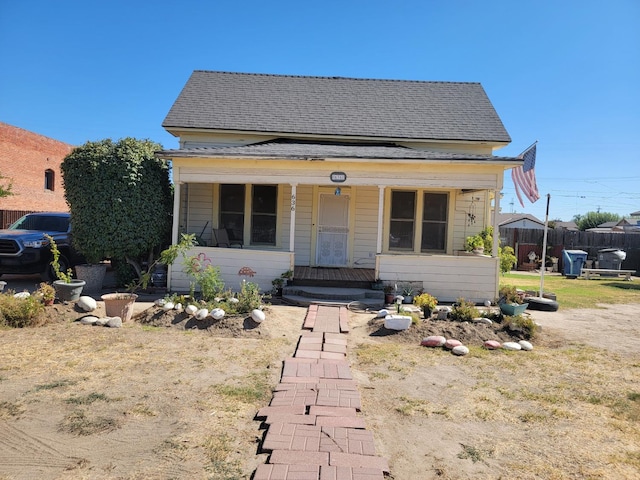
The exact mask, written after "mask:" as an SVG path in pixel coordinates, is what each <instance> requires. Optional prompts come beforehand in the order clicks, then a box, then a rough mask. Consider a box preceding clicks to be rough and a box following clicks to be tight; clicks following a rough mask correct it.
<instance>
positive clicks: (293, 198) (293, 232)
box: [289, 183, 298, 253]
mask: <svg viewBox="0 0 640 480" xmlns="http://www.w3.org/2000/svg"><path fill="white" fill-rule="evenodd" d="M297 187H298V184H297V183H292V184H291V221H290V222H289V251H290V252H292V253H293V252H294V251H295V238H296V192H297Z"/></svg>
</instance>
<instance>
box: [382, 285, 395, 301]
mask: <svg viewBox="0 0 640 480" xmlns="http://www.w3.org/2000/svg"><path fill="white" fill-rule="evenodd" d="M383 290H384V303H385V304H386V305H390V304H392V303H393V298H394V297H395V288H394V287H393V285H385V286H384V288H383Z"/></svg>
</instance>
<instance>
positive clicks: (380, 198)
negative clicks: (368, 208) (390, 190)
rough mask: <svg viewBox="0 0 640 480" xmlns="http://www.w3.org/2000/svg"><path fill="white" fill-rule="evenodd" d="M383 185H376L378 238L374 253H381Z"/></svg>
mask: <svg viewBox="0 0 640 480" xmlns="http://www.w3.org/2000/svg"><path fill="white" fill-rule="evenodd" d="M383 214H384V186H383V185H378V239H377V242H376V254H378V255H379V254H381V253H382V222H383V221H384V215H383Z"/></svg>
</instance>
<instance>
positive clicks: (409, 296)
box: [402, 285, 413, 303]
mask: <svg viewBox="0 0 640 480" xmlns="http://www.w3.org/2000/svg"><path fill="white" fill-rule="evenodd" d="M402 296H403V297H404V299H403V300H402V302H403V303H413V287H412V286H411V285H405V286H404V287H402Z"/></svg>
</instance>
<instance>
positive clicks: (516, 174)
mask: <svg viewBox="0 0 640 480" xmlns="http://www.w3.org/2000/svg"><path fill="white" fill-rule="evenodd" d="M520 158H521V159H523V160H524V163H523V164H522V166H521V167H516V168H513V169H511V178H512V179H513V184H514V185H515V187H516V195H517V196H518V200H520V205H522V206H523V207H524V201H523V200H522V195H521V194H520V191H522V193H523V194H524V196H525V197H527V198H528V199H529V201H530V202H531V203H534V202H535V201H536V200H538V199H539V198H540V194H539V193H538V186H537V185H536V170H535V166H536V144H535V143H534V144H533V146H532V147H531V148H529V149H528V150H527V151H526V152H524V153H523V154H522V155H520Z"/></svg>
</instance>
